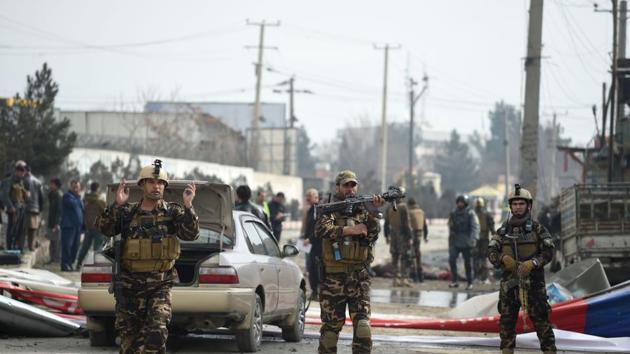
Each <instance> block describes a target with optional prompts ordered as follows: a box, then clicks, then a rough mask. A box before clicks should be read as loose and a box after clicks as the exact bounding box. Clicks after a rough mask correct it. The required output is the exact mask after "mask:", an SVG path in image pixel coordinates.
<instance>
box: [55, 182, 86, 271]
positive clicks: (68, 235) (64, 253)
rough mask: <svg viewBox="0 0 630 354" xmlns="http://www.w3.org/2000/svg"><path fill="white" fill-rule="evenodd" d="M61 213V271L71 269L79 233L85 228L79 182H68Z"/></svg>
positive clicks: (77, 248) (77, 246) (79, 237)
mask: <svg viewBox="0 0 630 354" xmlns="http://www.w3.org/2000/svg"><path fill="white" fill-rule="evenodd" d="M62 205H63V208H62V215H61V271H62V272H71V271H73V268H72V265H73V264H74V260H75V259H76V258H77V251H78V250H79V242H80V241H81V233H82V232H83V230H84V229H85V217H84V215H85V210H84V209H83V203H82V202H81V183H80V182H79V181H77V180H72V181H71V182H70V190H69V191H67V192H66V193H65V194H64V195H63V204H62Z"/></svg>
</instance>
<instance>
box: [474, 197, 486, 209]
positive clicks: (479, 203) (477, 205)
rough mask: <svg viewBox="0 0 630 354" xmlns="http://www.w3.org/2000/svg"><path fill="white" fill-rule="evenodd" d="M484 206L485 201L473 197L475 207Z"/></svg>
mask: <svg viewBox="0 0 630 354" xmlns="http://www.w3.org/2000/svg"><path fill="white" fill-rule="evenodd" d="M484 206H486V203H485V202H484V201H483V198H481V197H477V198H476V199H475V208H483V207H484Z"/></svg>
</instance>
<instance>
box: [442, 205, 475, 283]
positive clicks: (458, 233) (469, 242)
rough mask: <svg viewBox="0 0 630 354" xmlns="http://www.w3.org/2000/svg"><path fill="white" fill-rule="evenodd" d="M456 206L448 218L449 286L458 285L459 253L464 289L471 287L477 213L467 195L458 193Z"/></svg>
mask: <svg viewBox="0 0 630 354" xmlns="http://www.w3.org/2000/svg"><path fill="white" fill-rule="evenodd" d="M455 203H456V207H455V210H453V211H452V212H451V214H450V216H449V218H448V231H449V237H448V246H449V250H448V253H449V255H448V261H449V264H450V266H451V274H452V277H453V282H452V283H451V284H449V287H450V288H457V287H459V282H458V280H459V279H458V275H457V258H458V257H459V254H460V253H461V254H462V256H463V257H464V269H465V270H466V281H467V282H468V286H466V290H470V289H472V288H473V277H472V250H473V249H474V247H475V245H476V244H477V239H478V238H479V221H478V220H477V215H475V213H474V212H473V211H472V210H470V208H469V207H468V196H466V195H459V196H457V199H456V200H455Z"/></svg>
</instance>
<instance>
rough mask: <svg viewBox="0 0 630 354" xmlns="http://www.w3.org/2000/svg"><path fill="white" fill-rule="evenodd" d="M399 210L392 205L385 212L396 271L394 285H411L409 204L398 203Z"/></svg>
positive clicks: (387, 234) (390, 250)
mask: <svg viewBox="0 0 630 354" xmlns="http://www.w3.org/2000/svg"><path fill="white" fill-rule="evenodd" d="M396 209H398V210H394V208H393V207H392V206H389V207H388V208H387V211H386V212H385V225H384V227H383V228H384V230H383V231H384V233H385V240H386V241H387V243H388V244H389V253H390V254H391V256H392V265H393V266H394V269H395V271H396V274H395V278H394V282H393V284H392V285H393V286H395V287H396V286H403V287H411V283H410V282H409V264H410V258H411V257H410V256H411V255H410V253H411V251H412V248H411V225H410V223H409V213H408V211H407V204H405V203H403V202H401V203H399V204H398V208H396Z"/></svg>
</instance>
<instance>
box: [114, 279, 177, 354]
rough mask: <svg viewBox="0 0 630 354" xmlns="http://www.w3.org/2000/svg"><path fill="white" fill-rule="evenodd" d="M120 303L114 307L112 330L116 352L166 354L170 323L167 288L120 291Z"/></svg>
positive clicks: (168, 290) (169, 304) (168, 291)
mask: <svg viewBox="0 0 630 354" xmlns="http://www.w3.org/2000/svg"><path fill="white" fill-rule="evenodd" d="M123 297H124V300H123V302H118V301H117V304H116V308H117V312H116V329H117V330H118V332H119V334H120V353H121V354H136V353H138V354H139V353H166V339H167V338H168V329H167V328H166V326H167V325H168V323H169V322H170V321H171V291H170V287H164V288H158V289H153V290H149V291H146V290H138V291H132V290H131V289H124V290H123Z"/></svg>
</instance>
